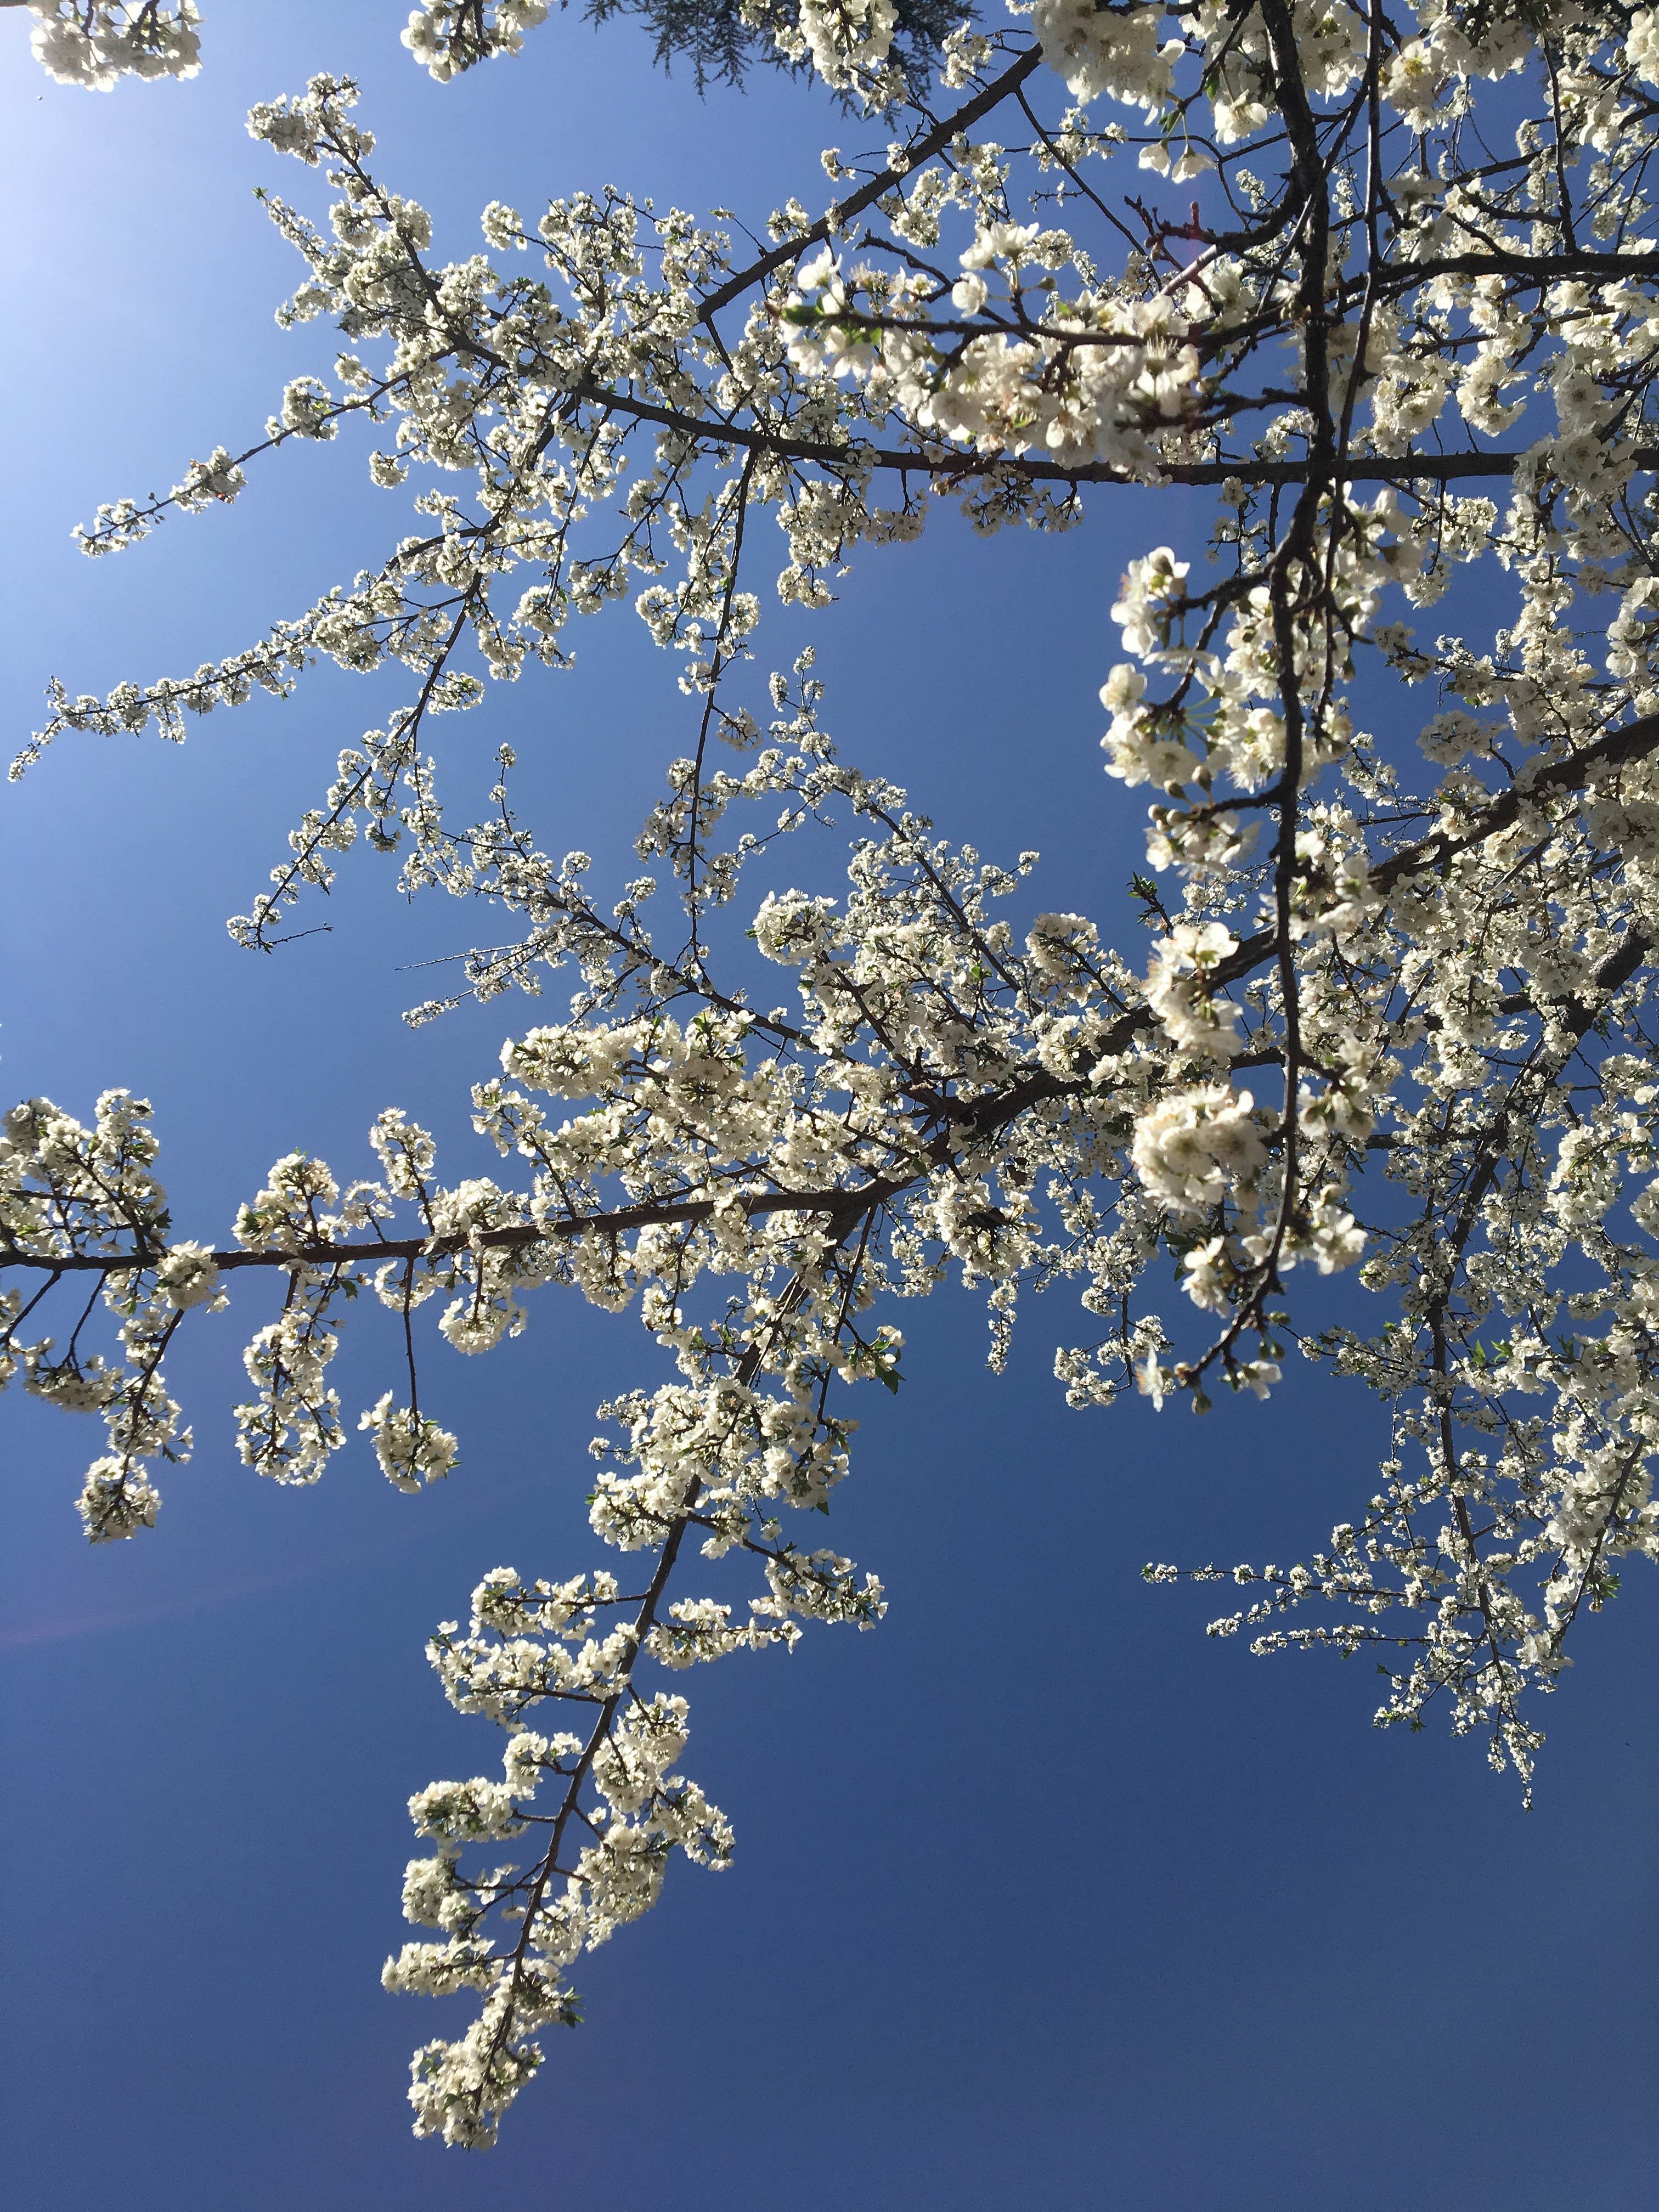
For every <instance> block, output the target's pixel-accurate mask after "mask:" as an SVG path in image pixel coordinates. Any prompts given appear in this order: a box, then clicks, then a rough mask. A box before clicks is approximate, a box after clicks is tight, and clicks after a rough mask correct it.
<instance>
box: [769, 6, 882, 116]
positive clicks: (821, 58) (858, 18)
mask: <svg viewBox="0 0 1659 2212" xmlns="http://www.w3.org/2000/svg"><path fill="white" fill-rule="evenodd" d="M897 21H898V16H897V14H896V10H895V9H894V6H893V0H800V14H799V18H798V20H797V21H796V22H795V23H794V24H793V25H781V26H780V27H778V28H777V29H776V30H775V33H774V36H775V39H776V41H777V44H778V46H779V48H780V50H781V52H783V53H785V54H787V56H788V57H789V58H790V59H791V60H792V61H805V60H809V59H810V61H811V64H812V67H813V69H814V70H816V71H817V75H818V76H821V77H822V78H823V81H824V82H825V83H826V84H829V85H833V86H835V87H836V89H837V90H838V91H839V90H841V89H842V88H846V87H848V86H850V85H857V86H859V87H860V88H863V89H866V91H870V92H873V93H874V96H875V100H876V104H878V105H879V104H882V101H881V95H880V93H879V92H875V86H876V85H877V83H879V84H880V86H881V87H882V88H883V89H888V90H892V91H896V90H897V89H898V88H899V87H898V84H897V82H896V81H894V80H891V79H890V76H886V75H884V74H883V72H882V64H883V63H884V62H885V60H886V59H887V57H888V54H889V52H890V50H891V47H892V44H893V28H894V26H895V24H896V22H897Z"/></svg>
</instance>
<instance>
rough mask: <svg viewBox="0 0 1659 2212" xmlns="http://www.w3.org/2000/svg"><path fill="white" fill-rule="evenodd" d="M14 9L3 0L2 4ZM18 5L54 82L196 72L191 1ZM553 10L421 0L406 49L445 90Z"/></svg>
mask: <svg viewBox="0 0 1659 2212" xmlns="http://www.w3.org/2000/svg"><path fill="white" fill-rule="evenodd" d="M19 4H20V0H0V6H4V7H16V6H18V5H19ZM21 4H23V5H26V6H27V9H28V11H29V14H30V15H32V16H33V18H34V19H35V20H34V24H33V30H32V32H31V34H30V40H29V44H30V47H31V50H32V52H33V55H34V58H35V59H36V61H38V62H39V63H40V65H41V67H42V68H43V69H44V70H46V74H47V76H51V77H53V78H55V79H56V80H57V82H58V83H59V84H74V85H80V86H82V87H83V88H85V89H86V90H88V91H90V92H108V91H110V90H111V89H112V87H114V86H115V85H116V84H117V83H118V82H119V81H120V80H121V78H123V77H124V76H136V77H140V78H155V77H162V76H178V77H191V76H196V75H197V72H198V71H199V70H200V68H201V65H202V63H201V54H202V40H201V33H200V30H199V28H198V27H199V25H200V23H201V20H202V17H201V11H200V9H197V7H196V6H195V5H194V0H173V4H171V5H168V4H166V0H21ZM874 5H875V6H877V7H878V8H879V7H884V6H885V5H886V0H874ZM549 9H550V0H422V4H421V5H420V6H419V7H417V8H416V9H413V10H412V11H411V12H410V17H409V21H408V22H407V23H406V24H405V25H404V30H403V33H402V38H403V43H404V46H406V47H407V48H408V49H409V51H410V53H411V54H412V55H413V56H414V58H415V59H416V61H417V62H418V63H419V64H421V66H422V68H423V69H424V70H427V71H428V74H429V75H430V76H433V77H435V79H436V80H437V82H439V83H440V84H444V83H447V82H448V81H449V79H450V78H451V77H453V76H457V75H459V72H460V71H461V70H468V69H471V67H472V66H473V65H474V64H475V63H477V62H481V61H486V60H488V59H489V58H490V57H491V56H493V55H495V54H516V53H519V52H521V51H522V49H523V46H524V38H525V33H526V31H533V30H534V29H535V28H536V27H537V26H538V24H540V23H544V22H545V21H547V17H548V13H549Z"/></svg>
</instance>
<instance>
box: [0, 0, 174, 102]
mask: <svg viewBox="0 0 1659 2212" xmlns="http://www.w3.org/2000/svg"><path fill="white" fill-rule="evenodd" d="M8 4H9V5H15V0H8ZM28 11H29V14H30V15H32V16H33V18H34V23H33V29H32V30H31V32H30V33H29V46H30V49H31V51H32V52H33V55H34V58H35V59H36V61H38V62H39V63H40V66H41V67H42V69H44V70H46V74H47V76H51V77H55V78H56V79H57V81H58V83H59V84H78V85H81V86H82V87H84V88H85V89H86V90H88V92H108V91H109V90H110V88H112V86H113V85H114V84H116V83H117V82H118V81H119V80H120V79H121V78H122V77H124V76H137V77H161V76H184V77H189V76H195V75H196V73H197V70H199V69H200V68H201V65H202V41H201V37H200V34H199V33H198V32H197V24H198V23H199V22H200V21H201V20H202V18H201V15H200V14H199V12H198V11H197V9H196V8H195V7H194V6H193V5H192V0H177V4H176V5H174V6H172V7H165V6H162V5H161V0H28Z"/></svg>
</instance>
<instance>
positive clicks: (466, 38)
mask: <svg viewBox="0 0 1659 2212" xmlns="http://www.w3.org/2000/svg"><path fill="white" fill-rule="evenodd" d="M549 4H550V0H422V5H421V6H419V7H418V8H416V9H411V10H410V18H409V21H408V22H407V23H406V24H405V25H404V30H403V34H402V35H403V42H404V46H407V47H408V48H409V51H410V53H411V54H413V55H414V57H415V58H416V61H417V62H419V63H420V64H421V66H422V69H424V70H427V71H428V74H429V75H430V76H433V77H435V79H436V80H437V82H439V83H440V84H447V82H449V80H450V78H451V77H452V76H456V75H457V74H458V73H459V71H460V70H465V69H471V67H472V65H473V64H474V63H475V62H481V61H484V60H487V59H488V58H489V57H490V56H491V55H494V54H516V53H519V52H521V51H522V49H523V46H524V34H525V33H526V31H533V30H534V29H535V28H536V27H537V26H538V24H540V23H544V22H545V21H547V15H548V8H549Z"/></svg>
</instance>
